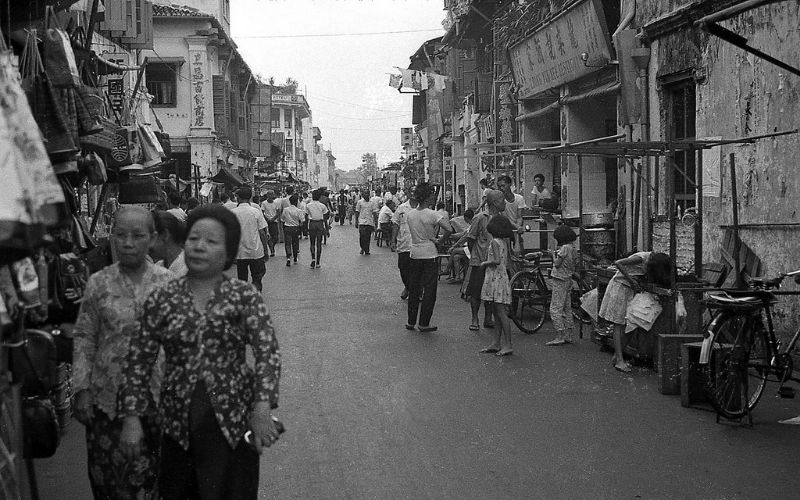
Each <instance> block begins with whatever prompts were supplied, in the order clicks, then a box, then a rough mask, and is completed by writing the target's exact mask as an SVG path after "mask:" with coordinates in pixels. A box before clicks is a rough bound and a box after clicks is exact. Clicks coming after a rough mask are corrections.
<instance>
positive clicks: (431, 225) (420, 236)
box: [406, 182, 451, 332]
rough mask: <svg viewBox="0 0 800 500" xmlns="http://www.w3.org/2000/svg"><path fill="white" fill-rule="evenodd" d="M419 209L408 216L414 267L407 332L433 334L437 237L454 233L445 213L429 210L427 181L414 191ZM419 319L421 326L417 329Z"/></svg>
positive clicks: (430, 198)
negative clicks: (432, 320)
mask: <svg viewBox="0 0 800 500" xmlns="http://www.w3.org/2000/svg"><path fill="white" fill-rule="evenodd" d="M414 193H415V196H416V197H417V200H418V201H419V202H420V203H419V206H417V208H415V209H414V210H412V211H410V212H409V213H408V217H407V221H408V231H409V233H411V255H410V257H411V267H410V269H409V275H408V279H409V289H408V292H409V293H408V322H407V323H406V329H407V330H414V329H415V328H416V329H417V330H419V331H420V332H433V331H436V329H437V327H435V326H432V325H431V324H430V321H431V317H432V316H433V308H434V306H435V305H436V288H437V284H438V278H439V266H438V265H437V257H438V255H439V252H438V250H437V248H436V234H437V233H438V232H439V231H441V237H442V238H447V236H448V235H449V234H450V233H451V228H450V221H449V220H448V219H446V218H444V217H442V214H440V213H438V212H436V211H434V210H431V209H430V208H428V207H429V206H430V204H431V203H433V202H434V201H435V200H434V197H435V193H434V191H433V188H432V187H431V186H430V184H428V183H427V182H422V183H420V184H418V185H417V187H416V189H415V190H414ZM417 317H419V326H418V327H417Z"/></svg>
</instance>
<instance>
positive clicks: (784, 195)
mask: <svg viewBox="0 0 800 500" xmlns="http://www.w3.org/2000/svg"><path fill="white" fill-rule="evenodd" d="M798 25H800V4H798V3H797V2H781V3H777V4H775V5H772V6H769V7H762V8H759V9H755V10H753V11H751V12H748V13H746V14H742V15H740V16H737V17H736V18H734V19H731V20H730V21H728V22H726V23H725V26H726V27H727V28H729V29H731V30H733V31H734V32H736V33H738V34H740V35H742V36H744V37H746V38H748V40H749V41H750V44H751V45H753V46H755V47H759V48H763V49H765V51H766V52H768V53H770V54H772V55H774V56H777V57H778V58H780V59H782V60H784V61H788V62H790V63H791V64H797V62H798V61H800V31H798V29H797V27H798ZM702 64H703V66H704V68H705V71H706V73H707V82H706V83H704V84H702V85H699V86H698V89H697V90H698V92H697V108H698V109H697V112H698V114H697V129H698V135H699V136H705V137H712V136H721V137H724V138H735V137H747V136H754V135H759V134H767V133H771V132H775V131H782V130H791V129H795V128H798V125H800V118H798V116H800V77H797V76H794V75H790V74H787V72H786V71H785V70H782V69H780V68H778V67H777V66H774V65H772V64H770V63H768V62H766V61H763V60H761V59H759V58H756V57H754V56H751V55H748V54H747V53H745V52H744V51H742V50H740V49H738V48H736V47H734V46H732V45H730V44H728V43H727V42H723V41H721V40H719V39H717V38H711V39H709V40H708V43H707V44H706V45H705V46H704V47H703V54H702ZM730 153H733V154H734V156H735V164H736V184H737V190H738V195H739V220H740V222H741V223H744V224H748V223H764V222H766V223H797V222H800V214H798V210H800V175H797V162H798V158H800V137H798V136H797V135H791V136H785V137H780V138H775V139H766V140H761V141H758V142H757V143H755V144H753V145H744V146H729V147H724V148H722V158H723V159H722V162H721V169H720V170H721V172H720V180H721V190H720V192H721V196H719V197H718V198H705V199H704V202H705V228H706V229H705V234H704V238H703V244H704V258H705V259H706V260H708V261H715V260H717V259H718V258H719V250H718V249H719V245H720V242H721V237H722V233H723V231H722V230H721V229H720V228H719V226H720V225H723V224H730V223H731V218H732V215H731V203H732V200H731V196H730V192H731V191H730V185H731V184H730V180H731V179H730V174H729V172H730V164H729V160H728V158H729V155H730ZM741 238H742V240H743V241H744V242H745V243H747V245H749V246H750V247H751V248H752V249H753V251H754V252H755V253H756V254H757V255H758V256H759V257H760V258H761V260H762V262H763V264H764V267H765V271H766V274H767V275H775V274H776V273H779V272H782V271H791V270H794V269H797V268H800V256H798V252H797V249H798V247H799V246H800V227H795V228H792V227H784V228H774V227H773V228H759V229H744V230H742V231H741ZM795 287H796V286H795V285H794V284H793V283H791V284H789V285H787V288H795ZM781 304H782V307H781V308H779V309H778V310H777V311H776V315H777V316H778V321H779V327H780V328H782V329H787V328H790V327H791V326H792V325H796V324H797V322H798V319H797V317H798V313H800V307H798V304H797V300H796V298H791V297H787V298H785V299H783V300H781Z"/></svg>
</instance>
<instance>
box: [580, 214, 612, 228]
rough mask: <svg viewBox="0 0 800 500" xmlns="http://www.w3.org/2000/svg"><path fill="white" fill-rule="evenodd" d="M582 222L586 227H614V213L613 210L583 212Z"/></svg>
mask: <svg viewBox="0 0 800 500" xmlns="http://www.w3.org/2000/svg"><path fill="white" fill-rule="evenodd" d="M581 222H582V223H583V227H584V228H612V227H614V214H612V213H611V212H600V213H596V214H583V216H581Z"/></svg>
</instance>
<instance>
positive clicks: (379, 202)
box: [369, 195, 383, 212]
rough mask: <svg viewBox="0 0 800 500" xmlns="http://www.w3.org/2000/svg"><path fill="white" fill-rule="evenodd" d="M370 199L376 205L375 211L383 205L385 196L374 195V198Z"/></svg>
mask: <svg viewBox="0 0 800 500" xmlns="http://www.w3.org/2000/svg"><path fill="white" fill-rule="evenodd" d="M369 201H370V202H372V204H373V205H375V211H376V212H377V211H378V209H379V208H381V206H382V205H383V198H381V197H380V196H378V195H375V196H373V197H372V198H370V199H369Z"/></svg>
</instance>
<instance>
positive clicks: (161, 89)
mask: <svg viewBox="0 0 800 500" xmlns="http://www.w3.org/2000/svg"><path fill="white" fill-rule="evenodd" d="M145 78H146V79H147V92H148V93H149V94H150V95H152V96H153V102H152V104H153V105H154V106H163V107H172V108H174V107H175V106H176V105H177V95H176V94H177V88H178V85H177V81H178V66H177V65H176V64H166V63H148V64H147V66H145Z"/></svg>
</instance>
